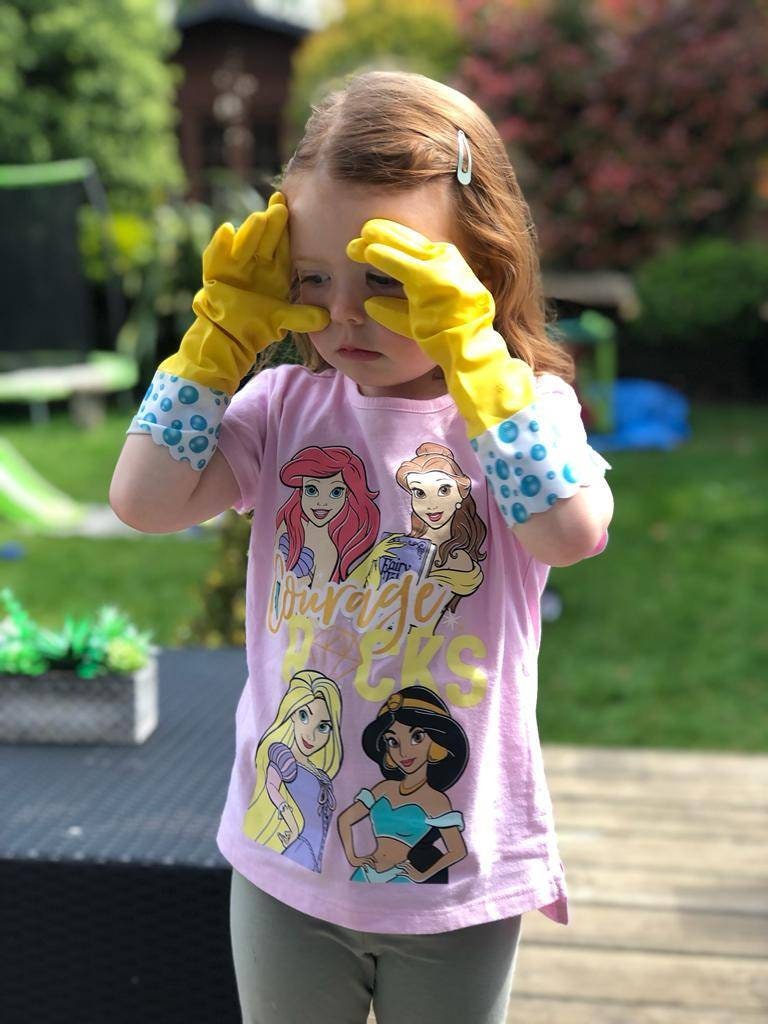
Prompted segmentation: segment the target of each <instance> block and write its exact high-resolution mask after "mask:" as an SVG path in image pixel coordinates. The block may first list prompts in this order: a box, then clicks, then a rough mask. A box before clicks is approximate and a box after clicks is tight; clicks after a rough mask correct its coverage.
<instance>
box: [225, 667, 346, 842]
mask: <svg viewBox="0 0 768 1024" xmlns="http://www.w3.org/2000/svg"><path fill="white" fill-rule="evenodd" d="M318 697H320V698H322V699H323V700H324V701H325V705H326V707H327V709H328V716H329V718H330V720H331V735H330V737H329V739H328V742H327V743H326V744H325V746H324V747H322V749H320V750H319V751H316V752H315V753H313V754H310V755H309V760H310V761H311V762H312V764H313V765H314V766H315V768H316V769H317V771H318V772H322V773H324V774H325V775H327V776H328V778H329V779H333V778H335V776H336V774H337V772H338V770H339V768H340V766H341V762H342V759H343V753H344V752H343V746H342V741H341V711H342V701H341V693H340V691H339V688H338V686H337V685H336V683H335V682H334V680H333V679H330V678H329V677H328V676H326V675H324V674H323V673H322V672H317V671H315V670H314V669H303V670H302V671H301V672H297V673H296V674H295V675H294V676H293V677H292V678H291V681H290V682H289V684H288V689H287V690H286V692H285V694H284V695H283V698H282V700H281V701H280V707H279V708H278V709H277V714H276V715H275V718H274V721H273V722H272V724H271V725H270V726H269V728H268V729H267V731H266V732H265V733H264V735H263V736H262V737H261V739H260V740H259V744H258V746H257V748H256V755H255V765H256V784H255V788H254V791H253V796H252V798H251V802H250V804H249V806H248V810H247V812H246V815H245V820H244V821H243V831H244V832H245V834H246V835H247V836H249V837H250V838H251V839H255V840H256V842H258V843H261V844H262V845H263V846H269V847H271V849H273V850H277V851H278V852H282V850H283V846H282V844H281V842H280V840H279V837H278V835H277V833H278V830H279V829H280V828H281V827H283V825H282V820H281V819H280V817H279V815H278V811H277V808H276V807H275V805H274V804H273V802H272V800H271V799H270V796H269V793H268V792H267V787H266V780H267V770H268V768H269V748H270V747H271V746H272V744H273V743H284V744H285V745H286V746H288V747H290V746H291V745H292V744H293V742H294V740H295V735H296V734H295V730H294V726H293V719H292V716H293V715H294V714H295V712H296V711H298V710H299V708H303V707H306V706H307V704H311V703H312V701H313V700H316V699H317V698H318ZM281 793H282V794H283V797H284V798H285V800H286V802H287V803H288V805H289V806H290V808H291V810H292V811H293V814H294V817H295V818H296V821H297V823H298V826H299V829H300V830H301V829H303V828H304V816H303V815H302V813H301V809H300V808H299V805H298V804H297V803H296V801H295V800H294V798H293V797H292V796H291V793H290V790H289V789H288V787H287V786H282V787H281Z"/></svg>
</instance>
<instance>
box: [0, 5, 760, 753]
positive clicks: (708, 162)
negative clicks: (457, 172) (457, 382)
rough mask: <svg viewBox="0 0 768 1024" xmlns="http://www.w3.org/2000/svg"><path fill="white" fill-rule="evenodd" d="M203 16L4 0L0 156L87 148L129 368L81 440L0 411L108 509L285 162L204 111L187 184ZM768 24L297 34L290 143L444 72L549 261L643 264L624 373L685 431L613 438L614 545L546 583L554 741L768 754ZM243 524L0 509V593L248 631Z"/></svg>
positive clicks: (739, 20) (165, 630) (75, 431)
mask: <svg viewBox="0 0 768 1024" xmlns="http://www.w3.org/2000/svg"><path fill="white" fill-rule="evenodd" d="M241 6H243V7H254V8H258V7H259V5H258V4H250V5H249V4H247V3H244V4H243V5H241ZM268 6H270V7H271V8H272V10H271V13H270V15H269V18H268V19H267V20H269V19H270V18H273V19H274V17H275V10H274V7H275V5H274V4H272V5H268ZM278 6H279V4H278ZM284 6H286V8H287V7H290V5H284ZM299 6H301V5H299ZM215 7H216V5H215V4H203V3H194V2H192V3H187V4H180V5H178V10H175V11H172V10H171V9H170V8H169V6H168V5H166V4H160V3H156V2H154V0H113V2H111V3H110V4H108V5H104V4H102V3H98V2H97V0H73V2H71V3H69V4H67V5H60V4H57V3H55V2H54V0H17V2H15V3H3V2H0V53H1V54H2V60H0V99H1V100H2V104H3V117H2V121H1V122H0V164H20V163H33V164H34V163H38V162H39V163H42V162H44V161H48V160H53V159H60V158H71V157H83V156H87V157H90V158H91V159H92V160H93V161H94V163H95V165H96V167H97V168H98V171H99V174H100V177H101V180H102V182H103V184H104V186H105V189H106V193H107V197H108V200H109V205H110V214H109V216H108V217H106V218H103V217H100V216H96V215H93V214H90V215H86V216H84V217H83V218H82V223H81V229H80V236H79V245H80V249H81V252H82V259H83V262H84V265H85V267H86V268H87V273H88V276H89V281H90V282H91V285H92V288H93V294H94V300H95V302H96V306H97V309H98V308H99V306H98V304H99V301H100V300H99V295H100V294H101V290H102V289H103V287H104V284H105V282H106V281H112V282H114V281H117V282H118V283H119V290H120V295H121V302H122V311H123V312H122V317H121V321H122V326H121V330H120V332H119V335H118V337H117V338H116V339H108V340H112V341H113V342H114V344H116V345H117V347H118V348H119V349H120V350H121V351H123V352H127V353H130V354H131V355H132V357H133V358H135V359H136V360H137V362H138V364H139V366H140V372H141V381H140V384H139V385H138V386H137V388H136V390H135V392H134V393H133V394H132V395H131V396H130V397H129V400H128V401H127V402H126V400H125V396H122V398H120V397H118V398H110V399H109V401H108V403H107V405H106V415H105V417H104V419H103V420H102V421H101V422H93V423H91V425H90V426H89V427H88V429H85V428H83V427H82V426H78V425H76V423H74V422H73V420H72V417H71V416H70V415H69V412H68V410H67V407H66V404H65V403H54V404H53V405H52V415H51V418H50V420H49V422H47V423H41V424H37V425H32V424H31V423H30V417H29V414H28V409H27V408H26V406H25V405H24V404H6V405H0V436H2V437H3V438H5V439H6V440H7V441H9V442H10V443H11V444H12V445H14V446H15V448H16V449H17V450H18V452H19V453H21V455H22V456H24V457H25V458H26V459H27V460H28V461H29V462H30V463H31V464H32V465H33V466H34V468H35V469H36V470H37V471H38V472H39V473H41V474H42V475H43V476H44V477H45V478H46V479H47V480H48V481H50V482H51V483H52V484H54V485H56V486H58V487H60V488H61V489H62V490H63V491H65V492H66V493H67V494H68V495H69V496H71V497H72V498H74V499H76V500H78V501H83V502H89V503H91V502H92V503H104V502H106V497H107V491H108V487H109V481H110V478H111V474H112V470H113V468H114V464H115V461H116V458H117V455H118V453H119V450H120V447H121V444H122V439H123V434H124V431H125V429H126V427H127V424H128V421H129V419H130V416H131V406H132V405H135V404H137V402H138V398H139V396H140V394H141V392H142V387H141V385H142V384H143V385H144V386H146V384H147V383H148V381H149V379H150V378H151V373H152V368H153V367H154V365H155V364H156V362H157V361H158V360H159V359H160V358H162V357H163V356H165V355H166V354H169V353H170V352H171V351H174V350H175V348H176V347H177V344H178V340H179V338H180V337H181V334H182V333H183V331H184V329H185V327H186V325H187V324H188V323H189V322H190V319H191V317H190V313H189V308H190V302H191V297H192V294H193V293H194V290H195V289H196V287H197V282H198V279H199V273H200V262H199V257H200V252H201V250H202V247H203V246H204V244H205V242H206V241H207V238H208V237H209V235H210V233H211V231H212V229H213V227H214V226H215V225H216V224H217V223H218V222H220V221H221V220H222V219H226V218H229V219H232V220H233V221H235V222H237V221H239V220H242V219H243V217H244V216H245V215H246V214H247V212H248V211H249V210H250V209H253V208H256V207H258V206H260V205H262V204H263V202H264V200H265V198H266V195H265V188H264V181H265V179H266V178H268V177H269V175H270V174H271V173H273V172H274V169H275V168H274V167H269V166H264V165H263V164H259V163H258V162H256V161H255V160H254V162H253V163H251V164H249V163H248V161H247V160H246V161H245V162H244V161H243V156H242V154H243V152H245V153H246V154H247V153H249V152H250V153H251V154H255V153H258V152H259V147H258V144H257V143H258V138H254V137H252V138H251V139H250V143H249V142H248V139H247V138H246V139H245V142H246V143H248V145H245V146H244V145H243V138H244V136H243V133H245V135H246V136H247V134H248V132H249V131H250V132H251V135H252V136H253V135H254V133H256V134H257V133H258V128H257V127H254V126H250V127H249V126H248V124H247V123H245V122H244V121H243V120H242V119H238V118H239V114H238V112H237V109H236V108H237V103H236V102H235V101H234V100H233V101H232V102H230V103H229V105H227V103H224V102H222V103H221V104H220V105H219V108H218V114H217V116H218V117H219V119H220V121H221V124H220V125H219V128H220V129H221V138H222V139H223V140H224V145H223V146H222V147H213V150H212V152H213V157H221V158H222V160H221V164H220V165H219V164H217V163H215V162H212V163H211V164H210V165H209V166H206V168H205V176H204V179H203V186H202V189H200V188H199V187H197V186H196V187H195V188H194V189H193V188H192V187H191V185H190V180H191V179H190V177H189V174H188V171H187V169H186V168H185V167H184V165H183V163H182V160H181V157H180V148H179V137H180V133H181V132H182V129H183V124H182V123H181V118H180V116H179V115H178V113H177V106H178V105H177V99H178V95H179V90H180V89H181V88H182V84H183V83H182V79H181V75H180V71H179V65H178V63H177V62H176V58H177V55H178V52H179V46H180V41H181V40H182V39H183V37H184V33H185V31H187V29H186V28H185V26H188V25H189V24H191V23H192V22H190V21H186V22H185V20H184V19H185V18H188V19H189V18H191V19H194V18H199V17H200V16H201V11H202V10H203V9H205V10H206V11H207V12H208V14H210V9H211V8H215ZM174 19H175V20H174ZM767 21H768V9H767V8H766V5H765V4H764V3H762V2H758V0H755V2H751V0H742V2H740V3H738V4H733V3H732V2H728V0H646V2H633V0H628V2H622V0H600V2H598V0H595V2H588V0H583V2H574V0H527V2H511V0H460V2H458V3H456V4H452V3H448V2H438V0H375V2H371V0H346V2H344V3H341V4H336V5H334V6H333V7H332V8H329V10H328V13H327V15H326V16H325V17H324V18H323V19H321V24H320V26H319V27H311V28H307V27H306V26H305V28H304V29H303V30H302V31H301V32H299V33H296V34H295V45H294V48H293V51H292V62H291V76H290V81H289V83H288V85H289V88H288V94H287V98H286V102H285V104H284V106H283V107H282V108H281V110H280V112H279V114H280V119H281V123H282V125H283V128H282V131H281V136H280V140H281V141H280V150H281V157H282V158H283V159H285V158H287V156H288V155H289V154H290V145H291V142H292V141H293V140H295V138H296V134H297V132H298V131H299V129H300V126H301V124H303V121H304V120H305V118H306V114H307V112H308V109H309V106H310V103H311V102H312V100H313V98H315V97H316V96H317V95H319V94H320V92H322V90H324V89H325V88H328V87H329V84H332V83H333V82H334V81H336V80H338V79H339V78H340V77H341V76H343V74H345V73H346V72H348V71H352V70H354V69H356V68H359V67H361V66H366V67H370V66H376V67H402V68H406V69H410V70H416V71H421V72H423V73H426V74H429V75H431V76H432V77H436V78H439V79H441V80H443V81H446V82H448V83H449V84H453V85H456V86H457V87H458V88H460V89H462V90H463V91H465V92H467V93H468V94H469V95H470V96H472V97H473V98H474V99H475V100H476V101H477V102H478V103H479V104H480V105H481V106H482V107H483V108H484V109H486V110H487V112H488V113H489V114H490V115H491V117H492V118H493V120H494V123H495V124H496V125H497V126H498V128H499V131H500V132H501V134H502V137H503V139H504V141H505V143H506V144H507V146H508V147H509V151H510V155H511V157H512V160H513V164H514V165H515V167H516V169H517V171H518V174H519V177H520V180H521V183H522V185H523V188H524V191H525V194H526V196H527V198H528V200H529V202H530V203H531V206H532V209H533V213H534V219H535V222H536V225H537V229H538V233H539V239H540V247H541V255H542V264H543V267H544V269H545V271H548V270H550V271H558V272H568V273H574V272H579V273H587V274H594V275H599V274H600V273H605V272H615V271H618V272H621V273H623V274H624V275H626V277H627V279H628V280H630V281H631V282H632V285H633V287H634V290H635V292H636V295H637V298H638V300H639V312H638V313H637V315H635V316H634V317H632V318H627V317H622V316H619V315H618V314H616V316H615V321H616V330H617V359H618V373H619V376H620V377H622V378H627V377H640V378H644V379H649V380H655V381H660V382H666V383H668V384H670V385H672V386H674V387H675V388H676V389H677V390H678V391H680V392H681V393H683V394H684V395H685V396H686V397H687V399H689V400H690V402H691V407H690V436H689V437H688V438H687V439H685V440H683V441H682V442H681V443H679V444H678V445H677V446H675V447H672V448H669V449H661V448H652V449H638V450H627V449H621V450H617V451H611V452H610V453H607V456H608V458H609V461H610V462H611V464H612V466H613V470H612V472H611V474H610V477H609V479H610V483H611V486H612V488H613V490H614V494H615V498H616V515H615V520H614V523H613V525H612V528H611V539H610V543H609V546H608V548H607V550H606V552H605V553H604V554H603V555H602V556H600V557H599V558H597V559H593V560H589V561H587V562H585V563H582V564H580V565H578V566H574V567H571V568H568V569H563V570H554V571H553V573H552V578H551V582H552V584H553V586H554V587H555V588H556V589H557V591H558V592H559V594H560V595H561V597H562V600H563V612H562V614H561V616H560V617H559V618H558V619H557V620H556V621H553V622H548V623H546V624H545V626H544V634H543V642H542V656H541V663H540V697H539V721H540V726H541V733H542V738H543V739H544V740H545V741H555V740H557V741H568V742H584V743H590V744H605V745H614V744H616V745H640V746H672V747H700V748H715V749H718V748H719V749H741V750H761V749H762V750H765V749H766V748H767V747H768V738H767V736H766V730H765V722H766V720H768V695H767V694H768V688H767V687H766V685H765V683H766V680H767V679H768V628H767V627H766V609H767V608H768V548H767V546H766V542H765V533H766V530H765V527H766V522H767V521H768V515H767V513H768V486H766V468H767V467H768V420H767V419H766V415H765V410H766V404H765V403H766V397H768V387H767V386H766V376H767V374H768V245H767V244H766V241H765V237H766V234H765V232H766V224H768V143H767V142H766V139H767V138H768V132H766V128H767V127H768V76H767V75H766V68H765V60H764V55H765V52H766V41H767V39H768V29H767V27H766V26H767ZM196 24H198V25H199V21H198V22H196ZM224 70H225V71H226V68H225V69H224ZM222 74H223V72H222ZM225 79H226V76H225V75H224V78H223V79H222V80H225ZM228 88H230V86H228V85H227V84H226V81H224V85H223V86H222V89H223V90H224V93H223V94H224V95H225V96H226V95H227V92H226V90H227V89H228ZM232 96H234V97H235V100H236V99H237V96H238V92H237V81H235V85H234V86H233V87H232V92H231V96H230V99H231V97H232ZM240 98H241V100H242V97H240ZM241 106H242V104H241ZM233 111H234V113H233ZM249 146H250V148H249ZM227 147H230V148H229V149H228V148H227ZM230 150H236V151H237V154H238V155H237V159H229V155H231V153H230ZM213 157H212V159H213ZM3 230H5V231H8V230H9V227H8V225H6V226H5V228H0V231H3ZM105 245H106V248H105ZM105 251H106V252H108V253H109V257H108V258H106V259H105V258H104V256H103V253H104V252H105ZM45 272H46V268H44V267H41V268H40V273H41V274H44V273H45ZM0 287H2V285H0ZM12 300H13V296H9V295H4V296H3V303H2V308H7V307H8V305H9V304H10V303H11V302H12ZM50 318H51V331H55V330H56V311H55V309H51V310H50ZM100 347H105V345H104V344H102V345H101V346H100ZM1 350H2V346H0V352H1ZM285 355H286V357H288V358H289V357H290V352H287V353H285ZM247 529H248V522H247V520H246V519H240V518H238V517H236V516H235V515H234V513H229V514H228V515H227V517H226V520H225V523H224V525H223V527H222V528H221V529H218V530H216V529H207V528H204V529H200V530H198V531H192V532H191V533H187V534H184V535H180V536H141V537H124V538H123V537H104V538H101V537H99V538H96V537H88V538H85V537H59V536H49V535H46V534H45V533H29V532H27V531H26V530H25V529H24V528H23V524H20V523H19V522H12V521H10V520H8V519H6V520H2V519H0V584H2V585H4V586H9V587H11V588H12V589H13V591H14V592H15V593H16V595H17V596H18V598H19V599H20V600H21V601H22V602H23V603H24V605H25V606H26V607H27V608H28V609H29V610H30V612H31V613H32V614H33V615H34V616H35V617H37V618H38V619H39V620H40V621H41V622H43V623H45V624H49V625H55V624H57V623H59V622H60V621H61V619H62V617H63V616H64V615H65V614H67V613H72V614H84V613H88V612H92V611H93V610H94V609H95V608H96V607H98V606H99V605H101V604H104V603H110V604H113V603H114V604H117V605H118V606H119V607H120V608H122V609H123V610H125V611H126V612H128V613H129V614H130V615H131V616H132V617H133V619H134V620H135V621H136V623H137V625H139V626H140V627H141V628H143V629H144V628H149V629H152V630H154V634H155V639H156V641H157V643H159V644H160V645H162V646H174V645H180V644H181V645H192V646H200V645H205V646H220V645H228V644H242V641H243V619H244V600H243V592H242V584H243V578H244V571H245V544H246V537H247Z"/></svg>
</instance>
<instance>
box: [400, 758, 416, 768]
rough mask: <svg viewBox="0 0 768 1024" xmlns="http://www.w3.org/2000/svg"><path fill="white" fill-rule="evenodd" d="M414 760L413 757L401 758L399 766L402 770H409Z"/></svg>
mask: <svg viewBox="0 0 768 1024" xmlns="http://www.w3.org/2000/svg"><path fill="white" fill-rule="evenodd" d="M415 760H416V758H415V757H403V758H401V759H400V764H401V765H402V766H403V768H410V767H411V765H412V764H413V762H414V761H415Z"/></svg>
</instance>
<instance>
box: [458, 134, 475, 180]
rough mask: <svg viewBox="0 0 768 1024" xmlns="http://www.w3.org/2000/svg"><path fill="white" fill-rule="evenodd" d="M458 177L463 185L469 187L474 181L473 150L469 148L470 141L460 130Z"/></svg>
mask: <svg viewBox="0 0 768 1024" xmlns="http://www.w3.org/2000/svg"><path fill="white" fill-rule="evenodd" d="M465 153H466V157H467V165H466V167H464V166H463V165H464V154H465ZM456 177H457V178H458V179H459V182H460V183H461V184H462V185H468V184H469V183H470V182H471V181H472V150H471V149H470V148H469V139H468V138H467V136H466V135H465V134H464V132H463V131H462V130H461V128H459V152H458V157H457V162H456Z"/></svg>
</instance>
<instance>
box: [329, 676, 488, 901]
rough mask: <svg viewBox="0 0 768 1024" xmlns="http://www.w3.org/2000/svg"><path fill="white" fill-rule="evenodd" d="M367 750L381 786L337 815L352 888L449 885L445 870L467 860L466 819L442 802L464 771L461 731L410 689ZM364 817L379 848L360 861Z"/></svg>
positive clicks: (432, 697)
mask: <svg viewBox="0 0 768 1024" xmlns="http://www.w3.org/2000/svg"><path fill="white" fill-rule="evenodd" d="M362 742H363V750H364V751H365V753H366V754H367V755H368V757H370V758H371V760H372V761H375V762H376V763H377V764H378V765H379V768H380V769H381V773H382V775H383V776H384V780H383V781H381V782H378V783H376V785H375V786H374V787H373V789H372V790H371V789H361V790H360V791H359V792H358V794H357V797H356V799H355V802H354V803H353V804H351V805H350V806H349V807H347V809H346V810H345V811H343V812H342V813H341V814H340V815H339V819H338V830H339V836H340V838H341V843H342V846H343V847H344V852H345V853H346V855H347V860H348V861H349V863H350V864H352V865H354V866H355V868H356V870H355V871H354V873H353V875H352V881H355V882H433V883H436V882H447V881H448V868H449V867H450V866H451V865H452V864H456V863H458V862H459V861H460V860H463V859H464V857H465V856H466V853H467V848H466V845H465V843H464V839H463V837H462V834H461V833H462V831H463V830H464V817H463V815H462V814H461V813H460V812H459V811H455V810H453V807H452V805H451V802H450V800H449V799H448V797H446V795H445V790H447V789H450V787H451V786H453V785H454V783H456V782H457V781H458V779H460V778H461V776H462V774H463V772H464V769H465V767H466V764H467V760H468V753H469V743H468V740H467V737H466V734H465V732H464V730H463V729H462V727H461V726H460V725H459V723H458V722H457V721H456V719H455V718H453V717H452V716H451V713H450V711H449V710H448V707H447V706H446V704H445V703H444V702H443V701H442V700H441V699H440V697H439V696H438V695H437V694H436V693H434V692H433V691H432V690H429V689H427V687H425V686H406V687H405V688H404V689H403V690H400V691H399V692H398V693H394V694H392V696H391V697H389V698H388V699H387V700H386V701H385V703H384V704H383V705H382V707H381V708H380V709H379V712H378V714H377V716H376V718H375V719H374V720H373V721H372V722H370V723H369V724H368V725H367V726H366V728H365V730H364V731H363V740H362ZM366 817H370V821H371V828H372V829H373V835H374V838H375V840H376V846H375V848H374V850H373V851H372V852H371V853H368V854H362V855H359V854H357V853H356V852H355V846H354V840H353V836H352V826H353V825H354V824H355V823H356V822H358V821H362V820H363V818H366ZM438 842H440V843H441V844H442V848H441V846H438Z"/></svg>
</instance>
